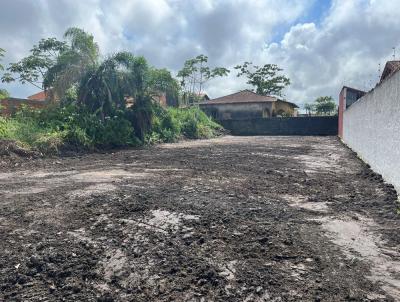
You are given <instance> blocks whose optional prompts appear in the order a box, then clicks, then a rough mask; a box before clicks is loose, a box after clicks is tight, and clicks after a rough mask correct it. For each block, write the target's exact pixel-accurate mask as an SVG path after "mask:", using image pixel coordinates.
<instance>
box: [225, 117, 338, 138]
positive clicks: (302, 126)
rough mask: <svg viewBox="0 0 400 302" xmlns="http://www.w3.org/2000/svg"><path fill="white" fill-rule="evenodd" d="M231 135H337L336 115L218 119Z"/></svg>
mask: <svg viewBox="0 0 400 302" xmlns="http://www.w3.org/2000/svg"><path fill="white" fill-rule="evenodd" d="M219 123H220V124H222V126H224V128H225V129H228V130H230V131H231V133H232V134H233V135H337V134H338V119H337V117H336V116H312V117H282V118H280V117H274V118H253V119H241V120H221V121H219Z"/></svg>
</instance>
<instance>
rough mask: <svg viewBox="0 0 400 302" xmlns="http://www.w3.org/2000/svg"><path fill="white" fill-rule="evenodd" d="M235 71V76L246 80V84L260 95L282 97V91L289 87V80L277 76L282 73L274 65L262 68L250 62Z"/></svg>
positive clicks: (239, 66) (282, 76)
mask: <svg viewBox="0 0 400 302" xmlns="http://www.w3.org/2000/svg"><path fill="white" fill-rule="evenodd" d="M235 69H237V70H239V72H238V74H237V76H238V77H241V76H244V77H246V78H247V84H250V85H252V86H253V87H255V92H256V93H258V94H261V95H277V96H282V91H283V89H284V88H285V87H286V86H288V85H290V80H289V78H288V77H286V76H284V75H279V72H281V71H282V69H281V68H279V67H278V66H277V65H275V64H265V65H264V66H261V67H260V66H257V65H253V63H252V62H244V63H243V64H242V65H238V66H236V67H235Z"/></svg>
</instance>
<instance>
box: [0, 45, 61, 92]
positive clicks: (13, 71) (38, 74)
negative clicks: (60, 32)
mask: <svg viewBox="0 0 400 302" xmlns="http://www.w3.org/2000/svg"><path fill="white" fill-rule="evenodd" d="M66 48H67V45H66V43H65V42H62V41H58V40H57V39H56V38H48V39H42V40H40V41H39V43H38V44H37V45H34V46H33V48H32V49H31V51H30V53H31V54H30V55H29V56H27V57H25V58H23V59H22V60H20V61H19V62H16V63H11V64H10V66H9V67H8V68H7V72H6V73H5V74H4V75H3V77H2V81H3V82H6V83H10V82H13V81H19V82H20V83H22V84H25V83H30V84H32V85H34V86H35V87H37V88H40V89H43V79H44V78H45V76H46V73H47V71H48V70H49V68H51V67H52V66H53V65H54V64H55V62H56V60H57V58H58V56H59V54H60V53H61V52H63V51H65V49H66Z"/></svg>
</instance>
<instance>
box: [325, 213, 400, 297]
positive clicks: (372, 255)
mask: <svg viewBox="0 0 400 302" xmlns="http://www.w3.org/2000/svg"><path fill="white" fill-rule="evenodd" d="M319 221H321V222H322V227H323V228H324V229H325V230H326V231H328V232H329V233H330V234H331V238H332V241H333V242H334V243H336V244H337V245H339V246H341V247H342V249H343V252H344V253H345V255H346V256H347V257H348V258H351V259H353V258H357V259H360V260H367V261H368V262H369V263H370V269H371V276H368V278H369V279H370V280H372V281H375V282H381V283H382V289H383V290H385V291H386V292H387V293H388V294H389V295H391V296H392V297H393V298H395V299H400V279H398V278H396V277H395V275H398V274H399V273H400V262H399V261H394V260H392V258H391V257H389V256H387V253H388V251H387V250H384V249H382V248H381V245H382V244H383V242H382V240H381V239H380V238H379V236H375V235H374V234H372V233H371V231H370V229H371V228H373V227H374V226H375V223H374V222H373V220H370V219H366V218H359V220H354V219H351V218H346V219H343V220H340V219H335V218H322V219H320V220H319ZM390 252H391V254H393V255H395V256H397V257H398V256H400V255H399V254H398V253H397V252H396V251H390Z"/></svg>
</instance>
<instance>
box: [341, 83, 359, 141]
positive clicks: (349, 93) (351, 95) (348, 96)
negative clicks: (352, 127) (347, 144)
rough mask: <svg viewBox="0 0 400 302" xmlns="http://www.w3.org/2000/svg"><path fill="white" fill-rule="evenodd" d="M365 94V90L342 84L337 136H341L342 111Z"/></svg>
mask: <svg viewBox="0 0 400 302" xmlns="http://www.w3.org/2000/svg"><path fill="white" fill-rule="evenodd" d="M365 94H366V92H365V91H361V90H358V89H354V88H350V87H347V86H343V88H342V90H341V91H340V94H339V120H338V123H339V125H338V130H339V137H341V138H343V112H344V111H345V110H346V109H347V108H348V107H349V106H351V105H352V104H353V103H354V102H356V101H357V100H358V99H359V98H361V97H362V96H364V95H365Z"/></svg>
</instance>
